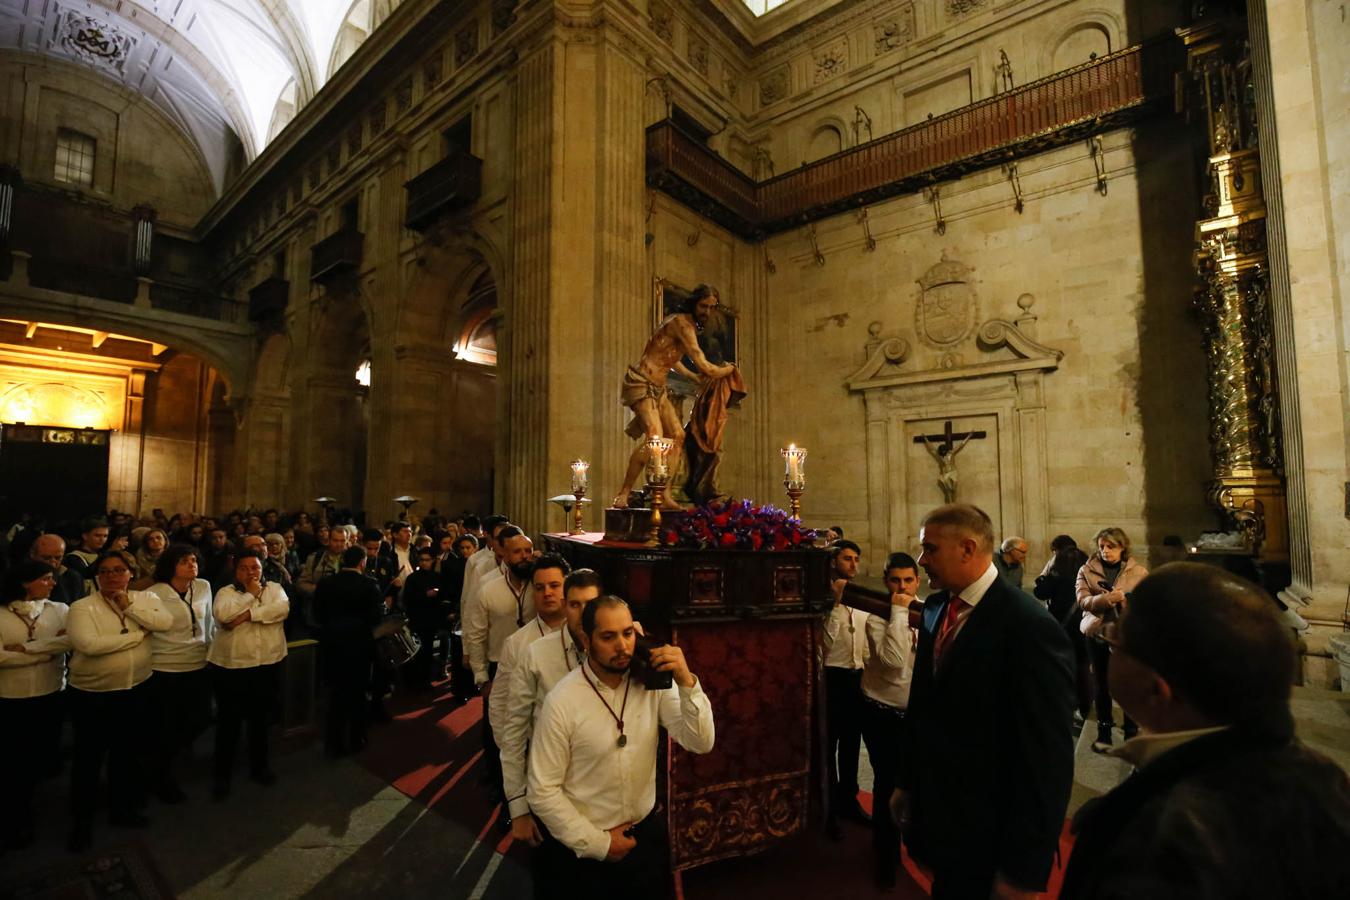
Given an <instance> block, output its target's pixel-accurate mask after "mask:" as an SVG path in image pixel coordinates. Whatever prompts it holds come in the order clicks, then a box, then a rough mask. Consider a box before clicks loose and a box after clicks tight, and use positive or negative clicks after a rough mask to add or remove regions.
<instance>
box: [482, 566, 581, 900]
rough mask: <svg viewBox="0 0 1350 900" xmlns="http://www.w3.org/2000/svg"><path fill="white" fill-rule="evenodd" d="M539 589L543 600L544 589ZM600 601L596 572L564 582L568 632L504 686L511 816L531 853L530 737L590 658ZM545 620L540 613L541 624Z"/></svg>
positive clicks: (535, 832) (544, 644) (526, 656)
mask: <svg viewBox="0 0 1350 900" xmlns="http://www.w3.org/2000/svg"><path fill="white" fill-rule="evenodd" d="M534 589H535V596H536V598H537V597H538V596H539V591H540V587H539V585H538V583H536V584H535V585H534ZM599 596H600V576H599V575H597V574H596V573H595V571H594V570H593V569H577V570H576V571H575V572H572V573H571V574H569V575H568V576H567V578H566V580H565V581H564V582H563V613H562V615H563V621H564V624H565V626H566V627H563V628H559V629H557V630H556V631H555V632H553V633H551V634H550V635H549V636H548V638H547V639H541V640H537V641H534V642H533V643H531V644H530V645H529V646H528V647H527V648H525V651H524V652H523V653H522V654H521V660H520V664H519V665H517V666H515V667H514V670H513V671H512V672H511V680H510V681H503V682H502V687H503V688H505V691H503V692H502V693H504V694H505V695H506V702H505V704H504V707H505V715H504V716H503V721H502V724H501V726H500V727H499V729H498V735H497V741H498V743H499V744H500V746H501V751H502V753H501V758H502V784H503V787H504V788H505V789H506V802H507V807H508V809H507V811H508V812H509V813H510V816H511V834H512V836H513V837H515V839H516V840H518V841H524V842H526V843H528V844H529V845H530V846H531V847H538V846H539V843H540V841H541V840H542V836H541V835H540V833H539V829H538V827H537V826H536V825H535V821H534V816H532V815H531V814H530V801H529V799H528V798H527V797H526V796H525V790H526V782H527V780H528V772H527V768H526V767H527V762H526V757H527V753H528V750H529V743H530V735H531V734H533V733H534V723H535V722H536V721H537V720H538V718H539V711H540V710H541V709H542V708H543V706H544V698H545V697H547V696H548V692H549V691H551V690H553V688H554V687H555V686H556V685H557V684H558V682H560V681H562V680H563V679H564V678H566V677H567V673H568V672H570V671H572V670H573V669H575V668H577V666H579V665H581V663H582V661H583V660H584V659H585V658H586V654H585V651H583V650H582V649H581V646H582V639H581V613H582V611H583V610H585V609H586V604H588V603H590V602H591V601H592V600H594V599H595V598H596V597H599ZM537 606H538V601H537V600H536V607H537ZM544 617H545V616H544V614H543V613H540V618H544ZM528 627H529V626H526V628H528ZM554 635H556V639H555V637H554ZM498 675H499V676H500V670H498ZM538 876H539V873H537V872H536V883H539V877H538Z"/></svg>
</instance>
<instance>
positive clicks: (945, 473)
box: [914, 419, 987, 503]
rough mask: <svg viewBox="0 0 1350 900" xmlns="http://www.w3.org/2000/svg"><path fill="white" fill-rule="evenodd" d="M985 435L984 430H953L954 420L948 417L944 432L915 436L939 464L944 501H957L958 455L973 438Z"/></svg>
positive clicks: (916, 441) (939, 483)
mask: <svg viewBox="0 0 1350 900" xmlns="http://www.w3.org/2000/svg"><path fill="white" fill-rule="evenodd" d="M984 437H987V435H986V434H985V433H984V432H983V431H953V430H952V420H951V419H948V420H947V421H946V422H945V423H944V424H943V428H942V434H920V435H918V436H916V437H915V438H914V443H916V444H923V448H924V449H925V450H927V451H928V455H929V456H931V457H933V460H934V461H935V462H936V463H937V464H938V487H939V488H940V489H941V490H942V499H943V501H944V502H946V503H955V502H956V487H957V474H956V455H957V454H958V453H960V452H961V451H962V450H964V449H965V447H966V444H969V443H970V442H971V441H972V440H975V441H978V440H981V439H982V438H984ZM957 441H960V442H961V443H959V444H958V443H956V442H957Z"/></svg>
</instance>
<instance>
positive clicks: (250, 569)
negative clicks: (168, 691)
mask: <svg viewBox="0 0 1350 900" xmlns="http://www.w3.org/2000/svg"><path fill="white" fill-rule="evenodd" d="M213 611H214V613H215V617H216V623H217V624H218V625H219V626H220V629H221V630H220V631H219V632H217V633H216V636H215V639H214V640H213V641H212V642H211V648H210V650H209V651H208V652H207V661H208V662H209V663H210V664H211V673H212V678H211V680H212V682H213V684H214V685H215V691H216V759H215V785H214V787H213V789H212V796H214V797H215V798H216V799H217V800H222V799H224V798H225V797H227V796H229V793H230V780H231V778H232V776H233V772H234V753H235V748H236V746H237V745H238V743H239V732H240V731H241V730H243V727H244V725H245V724H247V726H248V751H249V774H250V777H251V778H252V779H253V780H254V781H256V782H257V783H259V784H261V785H271V784H275V783H276V780H277V776H276V775H275V774H273V772H272V768H271V765H270V763H269V759H268V747H267V725H268V722H269V721H270V720H271V715H272V710H273V709H274V708H275V706H276V704H277V698H278V694H279V691H280V685H281V665H280V664H281V661H282V660H284V659H285V658H286V631H285V622H286V617H287V616H288V615H290V611H291V604H290V601H289V600H288V599H287V598H286V592H285V591H283V590H282V589H281V585H280V584H278V583H277V582H275V581H267V580H265V579H264V578H263V560H262V557H261V556H260V555H259V554H258V553H257V551H255V550H245V551H243V552H241V553H240V554H239V556H238V557H237V558H236V559H235V564H234V582H233V583H232V584H228V585H226V586H225V587H223V588H221V589H220V590H219V591H217V592H216V598H215V602H214V604H213Z"/></svg>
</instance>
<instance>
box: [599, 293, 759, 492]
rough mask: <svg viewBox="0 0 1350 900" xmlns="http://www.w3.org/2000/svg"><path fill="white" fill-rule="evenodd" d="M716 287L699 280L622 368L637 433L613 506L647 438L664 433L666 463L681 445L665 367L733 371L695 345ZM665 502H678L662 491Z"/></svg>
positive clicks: (701, 374) (624, 396)
mask: <svg viewBox="0 0 1350 900" xmlns="http://www.w3.org/2000/svg"><path fill="white" fill-rule="evenodd" d="M717 303H718V296H717V291H716V289H714V288H712V287H710V286H708V285H706V284H701V285H699V286H698V287H696V288H694V291H693V293H691V294H690V295H689V299H688V300H687V301H686V302H685V307H684V309H683V310H682V311H680V312H677V313H674V314H673V315H669V316H666V318H665V319H664V320H663V321H662V322H661V324H660V325H658V326H657V327H656V331H655V332H654V333H653V334H652V336H651V338H649V339H648V341H647V346H646V347H644V348H642V358H641V359H639V360H638V361H637V364H636V365H632V366H629V367H628V370H627V371H626V372H624V375H623V390H622V391H621V392H620V398H621V400H622V402H623V405H624V406H627V407H629V408H631V409H632V410H633V415H634V416H635V418H634V419H633V421H632V422H631V423H629V425H628V434H629V436H630V437H634V438H638V439H639V440H638V445H637V446H636V447H634V448H633V455H632V456H631V457H630V458H629V460H628V471H627V473H626V474H625V475H624V478H623V487H622V488H620V489H619V493H618V495H617V496H616V497H615V498H614V503H613V505H614V506H616V507H625V506H627V505H628V493H629V492H630V491H631V490H632V489H633V485H634V484H635V483H636V482H637V478H638V475H639V473H641V472H642V467H643V466H644V465H646V463H647V441H648V439H650V438H654V437H664V438H670V439H671V440H673V441H674V442H675V446H674V447H673V448H672V451H671V468H672V470H673V469H674V468H675V461H676V460H678V459H679V458H680V454H681V453H682V452H683V449H684V426H683V425H682V424H681V423H680V417H679V415H678V414H676V412H675V406H674V404H672V403H671V402H670V396H669V394H668V392H667V389H666V375H667V373H669V372H670V370H671V369H674V370H675V371H676V372H679V373H680V374H681V375H683V376H685V377H686V378H689V379H691V380H693V381H702V380H703V378H705V377H706V378H724V377H726V376H727V375H730V374H731V373H732V372H733V371H735V369H736V366H735V365H734V364H732V363H727V364H726V365H721V366H715V365H713V364H712V363H711V362H709V361H708V358H707V357H706V356H705V355H704V354H703V350H702V349H701V348H700V347H699V345H698V333H699V332H700V331H702V330H703V326H704V325H706V324H707V322H708V319H709V318H711V317H712V314H713V310H714V309H716V308H717ZM685 356H687V357H689V359H690V360H691V361H692V362H693V363H694V367H695V368H696V369H698V372H697V373H695V372H691V371H689V369H688V367H686V366H685V365H684V363H683V362H681V358H682V357H685ZM666 505H667V506H669V507H672V508H674V507H678V504H677V503H675V502H674V501H673V500H671V499H670V498H669V494H667V499H666Z"/></svg>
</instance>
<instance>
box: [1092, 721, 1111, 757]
mask: <svg viewBox="0 0 1350 900" xmlns="http://www.w3.org/2000/svg"><path fill="white" fill-rule="evenodd" d="M1092 752H1093V753H1109V752H1111V723H1110V722H1107V723H1106V724H1104V725H1098V726H1097V739H1096V740H1095V741H1093V742H1092Z"/></svg>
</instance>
